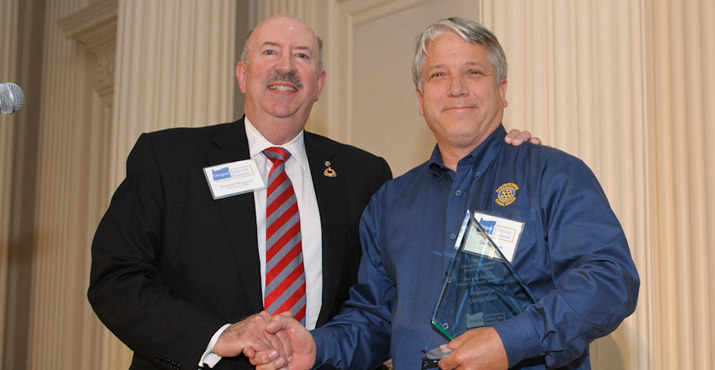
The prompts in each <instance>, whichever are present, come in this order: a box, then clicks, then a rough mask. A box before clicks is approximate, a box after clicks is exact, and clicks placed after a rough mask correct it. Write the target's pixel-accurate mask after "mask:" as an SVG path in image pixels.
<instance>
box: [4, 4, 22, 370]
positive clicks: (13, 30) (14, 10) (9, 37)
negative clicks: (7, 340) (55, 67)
mask: <svg viewBox="0 0 715 370" xmlns="http://www.w3.org/2000/svg"><path fill="white" fill-rule="evenodd" d="M18 12H19V0H7V1H2V2H0V83H3V82H8V81H15V80H16V78H17V74H16V68H15V67H16V66H15V65H16V62H15V61H16V60H17V50H18V48H17V28H18V23H17V20H18V18H19V14H18ZM14 137H15V119H14V116H13V115H0V298H1V300H2V302H1V303H0V365H2V364H3V360H4V354H3V352H2V349H3V348H4V337H5V335H4V334H5V313H6V311H7V304H8V301H7V299H6V297H8V286H7V284H8V271H9V265H8V253H9V246H10V209H11V203H12V197H11V195H12V193H11V192H12V183H13V181H12V167H13V153H14V151H15V145H14Z"/></svg>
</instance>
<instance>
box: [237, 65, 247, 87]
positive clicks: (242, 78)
mask: <svg viewBox="0 0 715 370" xmlns="http://www.w3.org/2000/svg"><path fill="white" fill-rule="evenodd" d="M236 79H237V80H238V86H239V87H240V88H241V93H243V94H245V93H246V65H245V64H244V63H243V61H239V62H238V63H237V64H236Z"/></svg>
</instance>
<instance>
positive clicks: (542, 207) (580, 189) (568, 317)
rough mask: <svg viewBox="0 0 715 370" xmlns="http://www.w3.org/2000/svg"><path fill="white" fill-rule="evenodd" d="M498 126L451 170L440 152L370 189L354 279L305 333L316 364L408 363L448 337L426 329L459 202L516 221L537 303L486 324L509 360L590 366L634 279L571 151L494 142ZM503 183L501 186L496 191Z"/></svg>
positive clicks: (611, 222)
mask: <svg viewBox="0 0 715 370" xmlns="http://www.w3.org/2000/svg"><path fill="white" fill-rule="evenodd" d="M505 135H506V131H505V130H504V128H503V126H500V127H499V128H498V129H497V130H496V131H495V132H494V133H492V134H491V135H490V136H489V137H488V138H487V140H485V141H484V142H483V143H482V144H481V145H479V147H477V148H476V149H475V150H474V151H473V152H472V153H470V154H469V155H468V156H466V157H464V158H462V159H461V160H460V161H459V163H458V165H457V171H456V172H454V171H452V170H450V169H449V168H447V167H445V166H444V164H443V162H442V160H441V156H440V153H439V150H438V149H437V148H436V147H435V150H434V152H433V154H432V157H431V158H430V160H429V161H427V162H425V163H424V164H422V165H420V166H418V167H416V168H414V169H412V170H411V171H410V172H408V173H406V174H404V175H403V176H400V177H398V178H396V179H394V180H392V181H390V182H388V183H386V184H385V185H384V186H383V187H382V189H380V190H379V191H378V192H377V193H376V194H375V195H374V197H373V199H372V200H371V202H370V204H369V205H368V207H367V208H366V209H365V212H364V213H363V216H362V220H361V224H360V237H361V241H362V245H363V257H362V262H361V266H360V275H359V282H358V284H357V285H355V286H354V287H353V288H352V289H351V296H350V300H349V301H348V302H346V304H345V309H344V310H343V312H342V313H341V314H340V315H338V316H337V317H335V318H334V319H333V320H332V321H331V322H330V323H329V324H328V325H326V326H324V327H322V328H320V329H316V330H314V331H313V336H314V338H315V340H316V344H317V349H318V354H317V359H316V365H328V366H330V365H332V366H334V367H336V368H339V369H371V368H374V367H375V366H376V365H377V364H379V363H380V362H382V361H384V360H385V359H386V358H389V357H391V358H392V359H393V365H394V367H395V369H396V370H403V369H418V368H419V367H420V365H421V358H422V357H423V353H422V352H421V350H423V349H430V348H435V347H438V346H439V345H442V344H445V343H447V342H448V340H447V339H446V338H444V337H443V336H442V335H441V334H439V333H438V332H437V331H436V330H435V329H433V328H432V326H431V316H432V312H433V310H434V307H435V305H436V302H437V299H438V297H439V294H440V290H441V287H442V282H443V280H444V276H445V273H446V270H447V267H448V265H449V262H450V260H451V258H452V256H453V255H454V252H455V249H454V248H455V241H456V238H457V235H458V234H459V228H460V226H461V224H462V220H463V218H464V214H465V212H466V210H468V209H469V210H473V211H479V212H484V213H488V214H491V215H494V216H499V217H503V218H508V219H511V220H515V221H519V222H523V223H524V229H523V232H522V233H521V237H520V240H519V243H518V246H517V249H516V252H515V254H514V257H513V260H512V263H513V266H514V269H515V270H516V272H517V274H518V275H519V276H520V277H521V279H522V280H523V281H524V282H525V283H526V285H527V286H528V287H529V288H530V289H531V291H532V293H533V294H534V296H535V297H536V299H537V300H538V302H537V303H536V304H533V305H531V306H529V307H528V308H527V310H526V311H524V312H523V313H522V314H520V315H518V316H516V317H514V318H512V319H509V320H506V321H502V322H499V323H497V324H495V325H494V327H495V328H496V330H497V332H498V333H499V336H500V338H501V340H502V343H503V344H504V347H505V349H506V353H507V356H508V358H509V366H510V367H515V368H528V369H532V368H533V369H543V368H545V367H546V366H548V367H549V368H559V367H567V366H568V368H569V369H589V368H590V364H589V361H588V345H589V343H590V342H591V341H593V340H594V339H596V338H598V337H601V336H604V335H606V334H608V333H610V332H611V331H613V330H615V329H616V327H617V326H618V325H619V324H620V323H621V321H622V320H623V319H624V318H625V317H626V316H628V315H629V314H631V313H632V312H633V310H634V309H635V306H636V300H637V296H638V287H639V279H638V273H637V271H636V268H635V265H634V263H633V260H632V259H631V255H630V251H629V249H628V244H627V242H626V238H625V235H624V233H623V230H622V229H621V226H620V224H619V222H618V220H617V219H616V216H615V215H614V213H613V211H612V210H611V208H610V206H609V204H608V201H607V199H606V196H605V195H604V193H603V190H602V189H601V187H600V185H599V183H598V181H597V180H596V178H595V176H594V175H593V173H592V172H591V171H590V170H589V169H588V167H587V166H586V165H585V164H584V163H583V162H582V161H581V160H579V159H577V158H575V157H573V156H570V155H568V154H566V153H564V152H561V151H559V150H556V149H553V148H549V147H545V146H538V145H532V144H529V143H526V144H522V145H521V146H518V147H513V146H511V145H507V144H505V143H504V136H505ZM505 189H506V191H505Z"/></svg>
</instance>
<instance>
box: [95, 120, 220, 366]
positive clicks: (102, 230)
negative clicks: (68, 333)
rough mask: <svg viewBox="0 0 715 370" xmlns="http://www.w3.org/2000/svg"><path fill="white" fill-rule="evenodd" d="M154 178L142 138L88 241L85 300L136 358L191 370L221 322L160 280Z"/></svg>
mask: <svg viewBox="0 0 715 370" xmlns="http://www.w3.org/2000/svg"><path fill="white" fill-rule="evenodd" d="M160 173H161V172H160V169H159V166H158V164H157V159H156V156H155V152H154V149H153V147H152V143H151V136H150V135H146V134H145V135H142V136H141V137H140V138H139V140H138V141H137V143H136V145H135V147H134V148H133V149H132V152H131V153H130V155H129V157H128V159H127V176H126V179H125V180H124V181H123V182H122V183H121V184H120V186H119V187H118V189H117V190H116V192H115V194H114V196H113V198H112V201H111V204H110V206H109V208H108V210H107V212H106V214H105V215H104V217H103V218H102V220H101V221H100V224H99V226H98V229H97V231H96V234H95V237H94V240H93V242H92V250H91V254H92V264H91V273H90V285H89V290H88V298H89V301H90V303H91V305H92V307H93V309H94V311H95V312H96V313H97V315H98V316H99V318H100V319H101V321H102V322H103V323H104V324H105V325H106V326H107V327H108V328H109V329H110V330H111V331H112V332H113V333H114V334H115V335H116V336H117V337H119V339H121V340H122V341H123V342H124V343H125V344H126V345H127V346H128V347H129V348H131V349H132V350H133V351H134V352H135V355H136V356H140V357H143V358H145V359H146V360H148V361H153V362H155V363H156V364H158V365H160V366H162V367H165V368H177V367H179V366H182V365H183V366H182V367H184V368H187V367H189V368H190V367H195V366H196V364H197V363H198V361H199V359H200V358H201V355H202V353H203V352H204V350H205V349H206V345H207V343H208V342H209V340H210V338H211V336H212V335H213V334H214V333H215V331H216V330H217V329H218V328H219V327H221V325H222V324H224V323H223V322H221V320H220V319H219V318H216V317H214V316H213V315H210V314H208V313H206V312H205V311H203V310H202V309H200V308H199V307H197V306H196V305H195V304H193V303H190V302H187V301H184V300H182V299H179V298H177V297H176V296H175V295H174V294H173V293H172V291H171V290H170V289H169V288H168V287H167V286H166V284H164V282H163V280H162V272H161V271H160V268H159V263H158V259H159V256H160V253H159V251H160V249H161V248H164V247H165V246H164V245H162V239H163V237H162V235H163V233H164V230H163V225H164V223H165V208H166V207H165V204H164V202H165V199H164V194H163V191H162V189H163V184H162V181H163V179H162V178H161V175H160Z"/></svg>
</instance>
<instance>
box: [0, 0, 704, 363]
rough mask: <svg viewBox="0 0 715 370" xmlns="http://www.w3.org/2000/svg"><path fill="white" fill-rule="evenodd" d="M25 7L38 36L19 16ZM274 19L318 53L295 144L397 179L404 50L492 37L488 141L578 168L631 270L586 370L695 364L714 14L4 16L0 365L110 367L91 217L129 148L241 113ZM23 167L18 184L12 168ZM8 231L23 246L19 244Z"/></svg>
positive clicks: (610, 3) (151, 4)
mask: <svg viewBox="0 0 715 370" xmlns="http://www.w3.org/2000/svg"><path fill="white" fill-rule="evenodd" d="M32 6H34V7H35V9H42V16H37V17H36V18H34V19H32V20H33V22H34V23H35V24H37V22H40V23H41V25H42V27H41V28H40V29H41V30H42V33H41V35H40V36H41V37H39V36H38V35H37V34H36V33H35V34H34V35H28V33H29V32H30V31H28V27H27V24H29V23H30V22H27V21H24V22H23V21H22V20H23V19H26V18H27V17H28V14H29V13H28V10H27V9H28V8H31V7H32ZM276 13H291V14H295V15H298V16H300V17H302V18H303V19H305V20H306V21H307V22H308V23H310V24H311V25H312V26H313V27H314V28H315V29H316V31H317V32H318V33H319V34H320V35H321V36H322V38H323V39H324V41H325V66H326V69H327V71H328V82H327V84H326V87H325V89H324V91H323V94H322V96H321V100H320V101H319V102H318V103H317V104H316V105H315V108H314V112H313V114H312V115H311V119H310V121H309V124H308V128H309V129H311V130H313V131H316V132H318V133H322V134H326V135H328V136H331V137H334V138H336V139H338V140H341V141H344V142H348V143H351V144H354V145H357V146H360V147H363V148H365V149H368V150H370V151H372V152H374V153H377V154H379V155H382V156H384V157H385V158H387V159H388V161H389V162H390V164H391V166H392V167H393V170H394V171H395V173H396V174H400V173H403V172H404V171H406V170H407V169H409V168H411V167H412V166H414V165H416V164H418V163H421V162H422V161H424V160H425V159H426V158H427V156H428V155H429V153H430V152H431V150H432V147H433V145H434V140H433V139H432V136H431V134H430V132H429V131H428V130H427V129H426V127H425V124H424V121H423V120H422V118H421V117H420V116H419V115H418V113H417V100H416V96H415V92H414V86H413V85H412V82H411V76H410V73H409V68H410V62H411V56H412V52H413V44H412V43H413V42H414V37H415V36H416V34H417V33H419V32H420V31H421V29H422V28H423V27H424V26H426V25H427V24H428V23H429V22H431V21H433V20H435V19H437V18H441V17H445V16H450V15H453V14H459V15H461V16H465V17H469V18H473V19H476V20H479V21H481V22H483V23H484V24H485V25H487V26H488V27H490V28H491V29H493V30H494V32H495V33H496V34H497V36H498V37H499V39H500V40H501V42H502V44H503V45H504V48H505V50H506V53H507V58H508V61H509V89H508V92H507V99H508V101H509V107H508V108H507V113H506V117H505V124H506V125H507V127H510V128H511V127H515V128H522V129H524V128H525V129H529V130H531V131H533V132H534V133H536V134H537V135H538V136H540V137H541V138H542V140H543V141H544V142H546V143H547V144H549V145H553V146H556V147H558V148H561V149H563V150H565V151H567V152H570V153H572V154H575V155H577V156H579V157H581V158H583V159H584V161H585V162H586V163H587V164H588V165H589V166H591V168H592V169H593V170H594V172H595V173H596V174H597V176H598V177H599V179H600V180H601V183H602V184H603V186H604V189H605V191H606V192H607V194H608V196H609V199H610V201H611V204H612V206H613V208H614V210H615V211H616V213H617V214H618V216H619V219H620V220H621V222H622V224H623V227H624V229H625V230H626V233H627V236H628V239H629V242H630V244H631V250H632V253H633V256H634V259H635V260H636V263H637V265H638V268H639V272H640V274H641V279H642V282H643V283H642V288H641V293H640V300H639V305H638V308H637V310H636V313H635V314H634V315H633V316H632V317H630V318H628V319H627V320H626V321H625V322H624V324H623V325H622V326H621V327H620V328H619V329H618V330H617V331H616V332H615V333H613V334H612V335H610V336H608V337H606V338H603V339H601V340H598V341H597V342H596V343H595V344H594V345H593V346H592V352H593V356H592V357H593V365H594V367H595V368H597V369H672V368H677V369H710V368H713V367H715V357H714V356H715V355H713V353H715V338H714V337H713V336H714V335H715V334H714V333H715V321H714V320H713V319H712V318H711V314H710V311H711V307H713V303H715V294H713V291H714V290H715V289H713V288H714V287H713V283H711V282H712V281H713V280H715V279H714V278H715V276H714V275H715V273H713V272H712V271H711V269H710V268H709V267H710V266H713V265H715V253H713V252H711V251H710V250H709V248H708V247H709V245H710V243H715V221H713V220H715V214H714V211H712V210H713V209H715V162H713V161H712V160H709V159H710V158H712V157H713V155H715V152H714V151H715V149H713V148H712V147H711V146H710V145H708V144H709V143H711V142H713V141H715V128H714V127H713V124H712V122H713V121H714V119H715V108H713V104H712V102H713V101H715V75H714V72H713V69H712V65H714V64H715V26H713V22H712V19H715V2H713V1H711V0H683V1H673V0H625V1H624V0H598V1H596V0H588V1H573V0H432V1H427V0H421V1H420V0H342V1H337V0H302V1H292V2H287V1H282V0H267V1H245V2H235V1H232V0H215V1H211V2H207V1H202V2H198V1H188V0H182V1H174V0H156V1H145V0H144V1H142V0H126V1H125V0H122V1H116V0H102V1H88V0H86V1H82V0H59V1H46V0H27V1H25V2H23V1H19V0H3V1H2V2H0V24H1V25H2V27H3V28H2V30H3V32H1V33H0V41H3V42H2V43H0V82H5V81H13V80H20V81H28V82H27V83H28V86H29V87H30V91H31V93H32V92H33V91H35V92H36V93H35V94H36V96H35V97H34V99H33V100H32V104H28V106H27V107H26V109H24V110H23V111H20V112H19V113H16V114H14V115H12V116H3V117H0V165H1V166H2V167H0V220H1V221H0V243H1V244H0V297H2V300H0V302H2V303H0V314H1V315H2V316H0V318H2V320H0V330H1V331H2V333H3V336H2V339H0V340H2V341H0V344H2V345H3V346H2V349H3V350H2V352H0V362H1V363H3V368H17V369H24V368H27V369H29V368H35V369H45V368H53V369H65V368H67V369H70V368H73V369H74V368H78V367H79V368H82V369H96V368H102V369H122V368H126V367H127V366H128V365H127V364H128V362H127V361H128V356H129V351H128V350H127V349H126V348H125V347H124V346H123V345H122V344H121V343H119V342H118V341H117V340H116V339H115V338H114V337H113V336H112V335H111V334H110V333H109V332H108V331H106V329H104V328H103V327H102V326H101V324H100V323H99V322H98V320H97V319H96V318H95V316H94V315H93V313H92V312H91V309H90V308H89V306H88V304H87V302H86V299H85V297H84V294H85V290H86V285H87V276H88V266H89V243H90V240H91V236H92V233H93V230H94V228H95V227H96V223H97V221H98V218H99V217H100V216H101V214H102V212H103V211H104V209H105V208H106V205H107V203H108V199H109V197H110V195H111V193H112V191H113V189H114V188H115V187H116V185H117V184H118V182H119V181H120V180H121V178H122V177H123V173H124V167H123V165H124V160H125V158H126V155H127V153H128V150H129V149H130V148H131V146H132V144H133V143H134V141H135V140H136V137H137V135H138V134H139V133H140V132H142V131H150V130H156V129H159V128H164V127H170V126H177V125H204V124H209V123H215V122H221V121H227V120H230V119H232V118H234V117H237V116H238V115H239V114H240V109H241V108H240V107H241V105H240V101H241V100H240V97H239V96H238V95H239V94H238V93H237V86H236V84H235V82H234V81H235V80H234V77H233V69H234V65H235V61H236V59H237V53H239V52H240V47H241V46H242V41H241V40H242V37H243V36H244V35H245V31H246V30H247V28H248V27H249V26H250V25H252V24H255V23H256V22H257V21H258V20H260V19H263V18H265V17H266V16H268V15H271V14H276ZM35 27H37V26H35ZM29 29H30V30H31V29H32V28H29ZM31 37H35V38H34V39H33V40H39V41H40V42H39V45H41V50H40V51H41V53H40V56H41V58H31V56H33V55H37V53H38V42H34V43H32V46H30V45H27V44H26V43H21V42H19V41H18V40H27V39H28V38H31ZM33 53H34V54H33ZM35 59H40V61H41V63H40V70H37V71H35V70H32V71H29V68H30V64H28V63H26V62H27V61H28V60H35ZM28 76H40V77H34V79H33V78H30V77H28ZM33 86H34V88H33ZM28 103H29V102H28ZM28 108H29V109H28ZM20 123H22V124H20ZM33 127H34V128H36V129H37V130H38V132H37V133H36V135H32V133H33V131H32V130H33ZM23 135H24V136H23ZM28 135H29V138H28ZM11 137H12V138H13V139H14V138H16V137H21V138H25V139H24V140H22V141H20V143H21V144H19V145H18V144H16V143H15V142H16V140H13V139H11ZM33 138H34V139H33ZM33 142H34V143H35V144H36V145H37V146H38V148H34V147H33V146H32V143H33ZM28 148H29V149H28ZM28 152H29V153H30V155H29V158H28V155H27V153H28ZM36 162H38V163H39V164H38V165H37V171H36V174H37V179H36V180H35V179H34V178H33V177H32V176H29V175H27V174H26V173H24V174H23V171H22V169H23V168H25V169H26V168H30V169H32V168H34V166H35V163H36ZM26 166H29V167H26ZM25 172H27V170H25ZM18 174H20V175H18ZM28 193H29V195H28ZM20 220H23V221H22V222H20ZM23 225H24V228H27V227H31V229H30V232H31V235H30V236H29V237H23V238H19V237H18V236H20V235H23V233H22V232H21V231H22V230H23ZM28 225H29V226H28ZM18 240H19V242H18ZM18 245H19V246H21V247H22V249H21V250H22V251H25V252H24V253H26V256H29V258H22V257H21V255H22V253H18V252H16V251H15V252H13V251H14V250H15V249H17V246H18ZM23 284H24V285H23ZM24 286H27V287H29V289H18V287H24ZM18 290H20V291H21V292H18ZM22 292H25V293H24V294H23V293H22ZM23 310H24V311H23ZM22 312H28V313H29V317H28V318H27V319H26V320H19V321H17V320H15V318H17V317H19V316H20V315H22ZM16 322H19V323H20V324H19V325H20V327H17V326H18V324H16ZM19 333H27V334H26V335H25V336H22V335H20V336H18V334H19ZM68 339H72V340H68ZM24 354H26V356H25V355H24ZM78 359H79V360H78Z"/></svg>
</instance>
